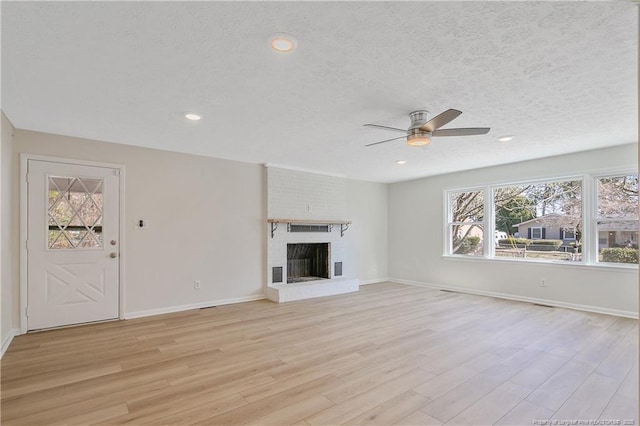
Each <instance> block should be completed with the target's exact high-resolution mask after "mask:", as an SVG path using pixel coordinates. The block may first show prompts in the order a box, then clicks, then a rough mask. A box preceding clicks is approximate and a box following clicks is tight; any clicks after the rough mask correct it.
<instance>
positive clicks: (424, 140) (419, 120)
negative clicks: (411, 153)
mask: <svg viewBox="0 0 640 426" xmlns="http://www.w3.org/2000/svg"><path fill="white" fill-rule="evenodd" d="M409 118H411V126H409V130H407V145H410V146H424V145H427V144H428V143H429V142H431V132H425V131H424V130H420V127H422V126H423V125H424V123H426V122H427V121H429V111H424V110H420V111H414V112H412V113H411V114H409Z"/></svg>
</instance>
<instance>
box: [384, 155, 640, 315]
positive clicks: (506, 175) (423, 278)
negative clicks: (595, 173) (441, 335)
mask: <svg viewBox="0 0 640 426" xmlns="http://www.w3.org/2000/svg"><path fill="white" fill-rule="evenodd" d="M637 158H638V147H637V144H632V145H622V146H618V147H613V148H608V149H602V150H596V151H588V152H583V153H578V154H571V155H564V156H558V157H552V158H546V159H542V160H534V161H526V162H522V163H514V164H509V165H504V166H497V167H489V168H483V169H477V170H471V171H467V172H460V173H452V174H447V175H439V176H435V177H429V178H424V179H418V180H413V181H408V182H401V183H396V184H391V185H390V188H389V271H390V272H389V273H390V276H391V279H395V280H398V281H400V282H402V281H405V282H411V283H415V284H434V285H439V286H444V287H448V288H459V289H463V290H466V291H472V292H479V293H482V292H489V293H501V294H504V295H507V296H509V297H515V298H520V299H527V298H530V299H541V300H547V301H551V302H554V304H558V305H565V306H575V307H587V308H591V309H596V310H599V311H603V312H615V313H621V314H628V315H637V312H638V271H637V270H623V269H614V268H611V269H609V268H603V267H580V266H569V265H550V264H536V263H529V262H527V263H525V262H522V263H514V262H509V261H500V260H472V259H453V258H445V257H443V243H444V241H443V239H444V225H443V223H444V217H443V214H444V208H443V191H444V190H445V189H450V188H456V187H465V186H471V185H481V184H487V183H500V182H509V181H519V180H523V179H535V178H544V177H553V176H560V175H569V174H576V173H581V172H585V171H588V170H598V169H603V168H613V167H632V168H636V167H637ZM541 278H546V280H547V282H548V287H540V286H539V282H540V279H541Z"/></svg>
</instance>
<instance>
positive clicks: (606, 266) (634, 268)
mask: <svg viewBox="0 0 640 426" xmlns="http://www.w3.org/2000/svg"><path fill="white" fill-rule="evenodd" d="M442 258H443V259H444V260H448V261H451V260H453V261H458V260H461V261H463V262H489V263H492V262H496V263H511V264H518V263H521V264H526V265H544V266H552V267H559V268H573V269H583V270H584V269H595V270H600V271H602V270H616V271H629V272H634V273H637V272H638V265H635V264H634V265H630V264H615V263H591V264H587V263H582V262H563V261H549V260H534V259H510V258H506V257H505V258H500V257H493V258H489V257H484V256H464V255H455V254H443V255H442Z"/></svg>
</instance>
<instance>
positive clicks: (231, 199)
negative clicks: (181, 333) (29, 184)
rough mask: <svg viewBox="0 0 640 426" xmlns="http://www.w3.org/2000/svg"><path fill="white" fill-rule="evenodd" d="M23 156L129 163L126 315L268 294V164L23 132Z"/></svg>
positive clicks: (19, 134)
mask: <svg viewBox="0 0 640 426" xmlns="http://www.w3.org/2000/svg"><path fill="white" fill-rule="evenodd" d="M20 153H30V154H39V155H49V156H56V157H64V158H77V159H83V160H92V161H102V162H108V163H117V164H123V165H124V166H125V185H126V190H125V192H126V194H125V210H126V212H125V217H124V224H125V233H126V239H125V245H124V247H123V252H122V255H123V257H124V260H125V264H126V269H125V272H126V282H125V312H126V313H127V316H137V315H145V314H151V313H154V312H161V311H163V310H173V309H175V308H176V307H180V306H184V305H193V304H209V303H211V304H215V303H216V302H220V301H222V302H224V301H229V300H230V299H231V300H245V299H251V298H254V299H255V298H260V297H262V295H263V293H264V291H263V282H264V267H263V266H262V265H264V256H265V254H264V247H263V244H264V233H265V229H266V223H265V211H264V206H265V202H264V198H263V197H264V196H263V178H264V177H263V170H262V166H259V165H255V164H247V163H240V162H234V161H227V160H219V159H214V158H208V157H200V156H194V155H185V154H177V153H171V152H166V151H159V150H153V149H147V148H137V147H131V146H126V145H119V144H112V143H104V142H96V141H90V140H84V139H77V138H71V137H65V136H56V135H51V134H44V133H37V132H31V131H25V130H19V129H17V130H16V131H15V155H14V167H16V168H19V166H18V164H19V155H20ZM16 173H17V171H16ZM17 181H18V179H17V178H16V182H15V184H14V186H15V187H17V186H18V182H17ZM16 208H17V206H16ZM141 218H142V219H146V220H147V221H148V223H149V228H148V229H144V230H141V229H138V228H136V227H135V221H136V220H137V219H141ZM16 226H17V224H16ZM14 249H15V250H16V253H17V252H18V250H19V247H18V243H17V241H16V243H15V246H14ZM194 280H201V282H202V288H201V289H200V290H194V288H193V281H194ZM14 291H15V292H16V293H17V290H14Z"/></svg>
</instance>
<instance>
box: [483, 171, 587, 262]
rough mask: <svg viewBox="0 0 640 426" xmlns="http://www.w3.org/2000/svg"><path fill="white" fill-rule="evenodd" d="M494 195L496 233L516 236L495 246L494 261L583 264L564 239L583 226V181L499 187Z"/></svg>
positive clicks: (494, 190)
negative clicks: (545, 261)
mask: <svg viewBox="0 0 640 426" xmlns="http://www.w3.org/2000/svg"><path fill="white" fill-rule="evenodd" d="M492 194H493V201H492V202H493V211H494V216H495V220H494V223H495V229H496V230H497V231H504V232H506V233H508V234H509V235H512V236H513V237H512V238H511V239H508V240H506V241H503V242H502V243H501V244H498V245H496V248H495V250H494V256H495V257H509V258H519V259H533V260H553V261H555V260H562V261H580V260H581V258H580V256H576V255H575V252H574V251H571V250H567V248H568V247H567V246H566V245H565V243H564V238H563V237H564V235H565V230H567V229H570V230H576V229H579V228H580V227H581V226H582V181H581V180H578V179H569V180H556V181H548V182H532V183H524V184H519V185H508V186H496V187H494V188H493V191H492ZM516 235H517V238H515V236H516ZM574 237H575V231H574Z"/></svg>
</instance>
